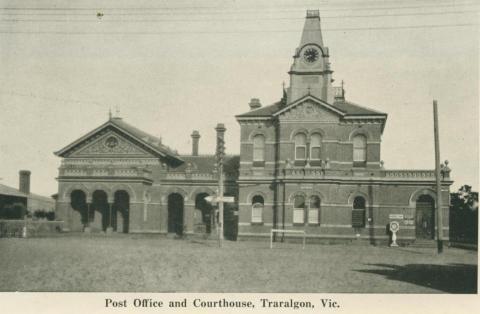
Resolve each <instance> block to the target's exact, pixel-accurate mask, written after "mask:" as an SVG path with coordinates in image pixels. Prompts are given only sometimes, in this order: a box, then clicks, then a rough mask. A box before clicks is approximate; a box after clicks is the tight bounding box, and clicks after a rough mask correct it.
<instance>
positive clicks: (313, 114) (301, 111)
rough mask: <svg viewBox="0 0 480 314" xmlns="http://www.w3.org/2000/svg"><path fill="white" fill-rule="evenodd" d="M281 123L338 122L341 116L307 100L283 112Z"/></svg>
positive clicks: (280, 116) (280, 117)
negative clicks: (288, 121) (286, 121)
mask: <svg viewBox="0 0 480 314" xmlns="http://www.w3.org/2000/svg"><path fill="white" fill-rule="evenodd" d="M279 119H280V121H285V120H295V121H309V120H313V121H318V122H338V121H339V119H340V117H339V114H338V113H336V112H333V111H332V110H330V109H327V108H325V107H324V106H322V105H320V104H319V103H317V102H314V101H312V100H306V101H304V102H301V103H298V104H297V105H295V106H292V107H290V108H288V109H287V110H285V111H284V112H282V113H281V114H280V115H279Z"/></svg>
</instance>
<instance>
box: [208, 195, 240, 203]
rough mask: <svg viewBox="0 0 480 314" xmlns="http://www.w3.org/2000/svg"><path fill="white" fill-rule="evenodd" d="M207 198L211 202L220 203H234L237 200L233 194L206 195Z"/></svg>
mask: <svg viewBox="0 0 480 314" xmlns="http://www.w3.org/2000/svg"><path fill="white" fill-rule="evenodd" d="M205 200H206V201H207V202H209V203H219V202H224V203H234V202H235V197H233V196H224V197H220V196H213V195H212V196H205Z"/></svg>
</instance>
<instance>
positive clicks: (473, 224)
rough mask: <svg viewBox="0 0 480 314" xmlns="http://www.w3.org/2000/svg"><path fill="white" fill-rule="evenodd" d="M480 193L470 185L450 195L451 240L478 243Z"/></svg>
mask: <svg viewBox="0 0 480 314" xmlns="http://www.w3.org/2000/svg"><path fill="white" fill-rule="evenodd" d="M477 235H478V192H472V187H471V186H469V185H464V186H462V187H461V188H460V189H459V190H458V191H457V192H455V193H451V194H450V239H451V240H452V241H458V242H464V243H472V244H474V243H477Z"/></svg>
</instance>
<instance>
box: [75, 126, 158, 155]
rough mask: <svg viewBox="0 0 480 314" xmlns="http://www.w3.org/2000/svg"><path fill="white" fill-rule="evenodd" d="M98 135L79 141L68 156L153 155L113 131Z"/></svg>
mask: <svg viewBox="0 0 480 314" xmlns="http://www.w3.org/2000/svg"><path fill="white" fill-rule="evenodd" d="M99 135H100V136H98V137H94V138H91V139H90V141H89V140H86V141H84V142H83V143H81V144H80V145H79V146H77V147H76V148H74V149H73V151H72V153H71V154H70V155H69V156H68V157H112V156H118V157H153V156H152V155H151V154H149V153H148V152H147V151H145V150H144V149H142V148H140V147H139V146H138V145H136V144H134V143H132V142H131V141H130V140H127V139H125V138H124V137H123V136H121V135H120V134H118V133H116V132H114V131H111V130H110V131H107V132H105V133H104V134H99Z"/></svg>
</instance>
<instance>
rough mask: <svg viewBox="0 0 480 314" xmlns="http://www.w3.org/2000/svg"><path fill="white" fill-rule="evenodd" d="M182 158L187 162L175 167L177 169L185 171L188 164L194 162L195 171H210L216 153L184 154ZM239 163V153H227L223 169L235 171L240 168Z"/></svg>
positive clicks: (212, 167)
mask: <svg viewBox="0 0 480 314" xmlns="http://www.w3.org/2000/svg"><path fill="white" fill-rule="evenodd" d="M181 158H182V160H184V161H185V163H183V164H181V165H180V166H178V167H177V168H175V171H182V172H183V171H185V169H186V168H187V165H188V164H189V163H190V164H192V168H193V169H194V171H198V172H201V173H210V172H212V171H213V169H214V165H215V162H216V160H215V155H199V156H192V155H182V156H181ZM239 164H240V156H239V155H226V156H225V158H224V161H223V169H224V171H225V172H235V171H237V170H238V166H239Z"/></svg>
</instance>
